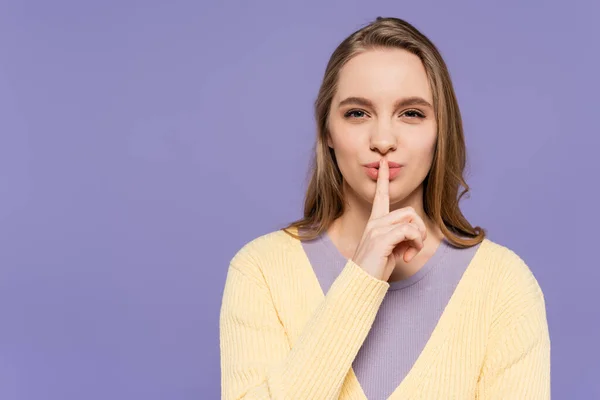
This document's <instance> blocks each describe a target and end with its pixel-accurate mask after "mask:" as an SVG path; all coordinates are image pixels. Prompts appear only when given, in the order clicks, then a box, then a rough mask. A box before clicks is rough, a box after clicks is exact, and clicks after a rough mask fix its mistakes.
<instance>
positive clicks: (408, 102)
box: [338, 96, 433, 110]
mask: <svg viewBox="0 0 600 400" xmlns="http://www.w3.org/2000/svg"><path fill="white" fill-rule="evenodd" d="M348 104H356V105H359V106H363V107H371V108H374V107H373V102H371V100H368V99H365V98H364V97H347V98H345V99H344V100H342V101H340V103H339V104H338V107H342V106H345V105H348ZM408 106H423V107H429V108H430V109H432V110H433V107H432V105H431V104H429V102H428V101H427V100H425V99H424V98H422V97H419V96H411V97H405V98H402V99H399V100H398V101H396V103H395V104H394V107H395V108H402V107H408Z"/></svg>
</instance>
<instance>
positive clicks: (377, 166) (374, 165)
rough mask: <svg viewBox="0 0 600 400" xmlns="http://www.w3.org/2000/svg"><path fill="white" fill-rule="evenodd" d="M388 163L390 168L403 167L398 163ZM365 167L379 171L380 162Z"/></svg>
mask: <svg viewBox="0 0 600 400" xmlns="http://www.w3.org/2000/svg"><path fill="white" fill-rule="evenodd" d="M387 163H388V167H390V168H400V167H402V164H398V163H395V162H393V161H388V162H387ZM364 166H365V167H367V168H376V169H379V161H375V162H372V163H368V164H364Z"/></svg>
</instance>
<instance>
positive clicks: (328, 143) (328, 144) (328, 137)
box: [327, 133, 333, 149]
mask: <svg viewBox="0 0 600 400" xmlns="http://www.w3.org/2000/svg"><path fill="white" fill-rule="evenodd" d="M327 146H329V147H330V148H332V149H333V141H332V140H331V135H330V134H329V133H328V134H327Z"/></svg>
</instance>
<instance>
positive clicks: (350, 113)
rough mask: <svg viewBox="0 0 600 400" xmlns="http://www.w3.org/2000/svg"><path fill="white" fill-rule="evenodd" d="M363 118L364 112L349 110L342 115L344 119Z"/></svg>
mask: <svg viewBox="0 0 600 400" xmlns="http://www.w3.org/2000/svg"><path fill="white" fill-rule="evenodd" d="M364 116H365V112H364V111H361V110H350V111H348V112H346V113H345V114H344V117H345V118H362V117H364Z"/></svg>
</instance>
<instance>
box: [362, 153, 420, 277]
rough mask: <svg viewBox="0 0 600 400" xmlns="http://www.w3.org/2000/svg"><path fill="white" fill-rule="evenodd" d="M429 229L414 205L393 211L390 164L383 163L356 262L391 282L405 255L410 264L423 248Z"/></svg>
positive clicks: (374, 275)
mask: <svg viewBox="0 0 600 400" xmlns="http://www.w3.org/2000/svg"><path fill="white" fill-rule="evenodd" d="M426 237H427V230H426V227H425V223H424V222H423V219H422V218H421V217H420V216H419V215H418V214H417V213H416V212H415V210H414V209H413V208H412V207H404V208H400V209H398V210H394V211H392V212H390V195H389V167H388V163H387V161H385V160H383V159H382V160H380V162H379V173H378V176H377V187H376V189H375V198H374V200H373V208H372V210H371V216H370V217H369V221H368V222H367V226H366V227H365V230H364V232H363V235H362V238H361V240H360V243H359V244H358V246H357V248H356V252H355V253H354V256H352V261H354V263H356V264H357V265H358V266H360V267H361V268H362V269H364V270H365V271H366V272H367V273H369V274H370V275H372V276H373V277H375V278H377V279H380V280H384V281H387V280H388V279H389V277H390V275H391V274H392V272H393V271H394V268H395V267H396V263H397V260H398V259H399V258H400V257H403V260H404V262H406V263H408V262H409V261H410V260H412V259H413V258H414V256H415V255H417V253H418V252H419V251H421V249H422V248H423V241H424V240H425V238H426Z"/></svg>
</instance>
